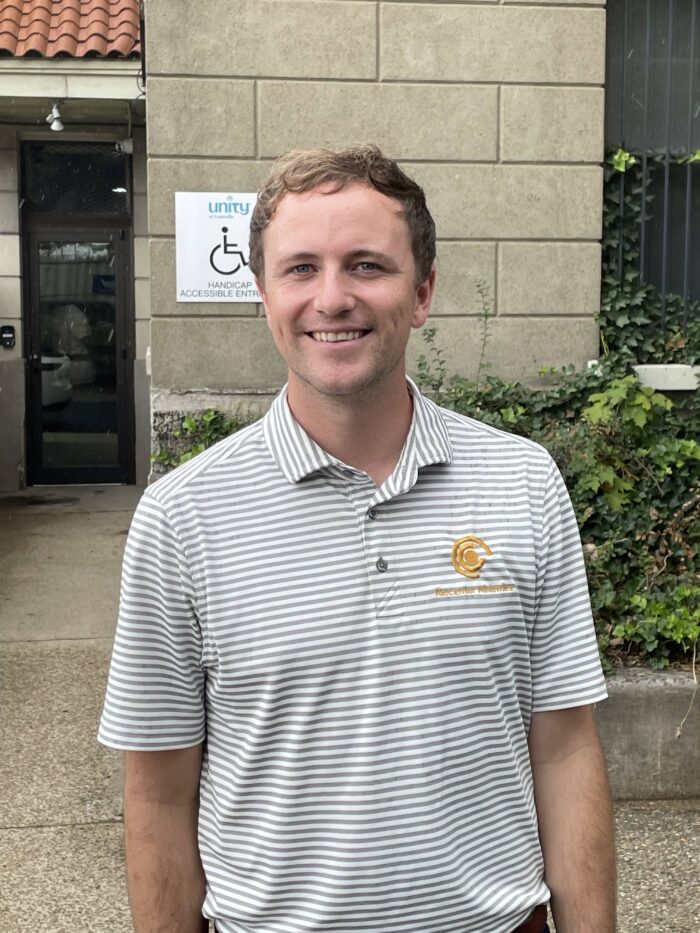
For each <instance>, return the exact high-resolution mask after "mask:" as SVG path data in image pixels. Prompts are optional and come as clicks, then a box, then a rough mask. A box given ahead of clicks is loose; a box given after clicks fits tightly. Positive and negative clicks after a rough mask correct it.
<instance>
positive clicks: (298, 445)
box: [263, 378, 452, 483]
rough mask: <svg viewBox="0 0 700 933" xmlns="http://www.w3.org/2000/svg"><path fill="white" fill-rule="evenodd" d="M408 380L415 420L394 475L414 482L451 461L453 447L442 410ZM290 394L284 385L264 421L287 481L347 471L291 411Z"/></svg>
mask: <svg viewBox="0 0 700 933" xmlns="http://www.w3.org/2000/svg"><path fill="white" fill-rule="evenodd" d="M406 381H407V383H408V388H409V391H410V393H411V397H412V399H413V417H412V419H411V427H410V428H409V432H408V436H407V437H406V442H405V444H404V447H403V450H402V452H401V456H400V458H399V462H398V464H397V466H396V469H395V470H394V474H392V475H393V476H396V475H397V473H399V472H400V474H401V476H402V477H403V479H404V481H405V480H406V479H409V478H412V481H413V482H415V476H416V474H417V471H418V470H419V469H420V468H421V467H424V466H430V465H432V464H434V463H451V462H452V444H451V443H450V438H449V434H448V432H447V426H446V424H445V420H444V417H443V415H442V412H441V411H440V408H439V407H438V406H437V405H436V404H435V403H434V402H432V401H431V400H430V399H428V398H426V397H425V396H424V395H421V393H420V392H419V390H418V386H417V385H416V384H415V383H414V382H413V381H412V380H411V379H408V378H407V379H406ZM287 391H288V387H287V386H286V385H285V386H284V388H283V389H282V390H281V392H280V393H279V395H278V396H277V397H276V398H275V400H274V402H273V403H272V406H271V407H270V410H269V411H268V413H267V414H266V415H265V417H264V419H263V431H264V434H265V441H266V443H267V446H268V448H269V450H270V453H271V454H272V457H273V458H274V460H275V463H276V464H277V466H278V467H279V468H280V470H281V471H282V473H284V475H285V477H286V479H287V481H288V482H290V483H298V482H299V481H300V480H302V479H304V478H305V477H307V476H310V475H311V474H313V473H317V472H319V471H321V470H324V469H328V468H329V467H336V468H338V467H340V468H343V469H348V467H347V465H346V464H344V463H343V462H342V461H340V460H338V459H337V458H336V457H332V456H331V455H330V454H329V453H328V452H327V451H325V450H324V449H323V448H322V447H320V446H319V445H318V444H317V443H316V441H314V440H313V439H312V438H311V437H309V435H308V434H307V433H306V431H305V430H304V429H303V428H302V426H301V425H300V424H299V422H298V421H297V420H296V418H295V417H294V415H293V414H292V412H291V409H290V407H289V403H288V401H287Z"/></svg>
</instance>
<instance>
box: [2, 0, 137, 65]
mask: <svg viewBox="0 0 700 933" xmlns="http://www.w3.org/2000/svg"><path fill="white" fill-rule="evenodd" d="M139 25H140V24H139V4H138V0H0V55H12V56H15V57H17V58H20V57H22V56H24V55H33V56H37V55H39V56H42V57H43V58H55V57H57V56H70V57H73V58H85V57H87V56H90V57H97V58H107V57H113V58H138V57H139V56H140V54H141V36H140V32H139Z"/></svg>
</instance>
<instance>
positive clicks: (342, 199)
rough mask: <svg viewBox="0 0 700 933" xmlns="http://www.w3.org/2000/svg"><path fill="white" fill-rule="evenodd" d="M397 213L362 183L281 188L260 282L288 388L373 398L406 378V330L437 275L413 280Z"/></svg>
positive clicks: (422, 309) (418, 319) (421, 317)
mask: <svg viewBox="0 0 700 933" xmlns="http://www.w3.org/2000/svg"><path fill="white" fill-rule="evenodd" d="M400 210H401V209H400V205H399V204H398V202H397V201H395V200H393V199H391V198H388V197H386V196H385V195H383V194H380V193H379V192H378V191H376V190H375V189H374V188H371V187H369V186H367V185H364V184H359V183H358V184H351V185H348V186H347V187H346V188H342V189H341V190H340V191H336V192H332V188H331V187H330V186H324V187H321V188H317V189H314V190H313V191H310V192H306V193H304V194H288V195H286V196H285V197H284V198H283V199H282V201H281V202H280V204H279V205H278V207H277V209H276V211H275V213H274V215H273V217H272V220H271V221H270V223H269V225H268V227H267V229H266V230H265V234H264V241H263V247H264V259H265V281H264V283H263V282H259V283H258V284H259V287H260V291H261V294H262V297H263V303H264V306H265V314H266V316H267V322H268V325H269V327H270V330H271V331H272V335H273V337H274V339H275V343H276V344H277V348H278V350H279V351H280V353H281V354H282V356H283V357H284V358H285V360H286V362H287V365H288V366H289V381H290V392H291V393H293V394H296V395H297V396H299V394H300V393H303V394H305V395H307V396H308V395H309V393H311V394H312V395H314V394H315V395H321V396H326V397H328V396H334V397H337V396H345V397H348V396H353V395H360V394H362V393H366V392H367V390H371V392H372V394H373V395H374V394H375V393H376V392H377V391H379V392H380V393H381V391H382V390H383V389H386V388H388V387H389V386H391V385H393V382H392V380H394V381H403V380H404V377H405V363H404V359H405V350H406V344H407V342H408V337H409V334H410V332H411V328H414V327H421V326H422V325H423V324H424V323H425V320H426V318H427V316H428V311H429V309H430V302H431V298H432V293H433V286H434V282H435V273H434V272H432V273H431V275H430V277H429V278H428V279H427V280H426V282H423V283H422V284H420V285H416V270H415V263H414V259H413V253H412V251H411V244H410V240H409V232H408V227H407V225H406V222H405V220H404V219H403V216H402V214H401V212H400Z"/></svg>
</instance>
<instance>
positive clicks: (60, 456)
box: [30, 233, 126, 482]
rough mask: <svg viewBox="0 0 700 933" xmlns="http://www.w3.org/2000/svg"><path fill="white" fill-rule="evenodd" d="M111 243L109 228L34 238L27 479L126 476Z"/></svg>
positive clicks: (92, 479) (116, 287) (114, 243)
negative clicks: (89, 234) (83, 235)
mask: <svg viewBox="0 0 700 933" xmlns="http://www.w3.org/2000/svg"><path fill="white" fill-rule="evenodd" d="M118 247H119V241H118V240H117V238H116V236H115V235H114V234H112V233H106V234H105V235H103V236H95V238H94V239H78V238H77V237H76V238H75V239H72V238H71V237H70V236H69V235H67V236H65V237H58V236H56V237H55V238H53V237H52V235H51V234H50V233H46V234H45V235H44V236H41V235H38V236H37V237H36V239H34V245H33V250H32V252H33V256H32V260H33V264H34V266H35V268H34V270H33V275H32V281H33V289H32V340H31V342H32V348H31V349H32V352H31V354H30V357H31V362H32V395H33V404H32V409H33V415H34V417H33V425H32V434H33V438H32V447H33V452H34V456H33V461H34V470H33V473H34V478H33V481H34V482H100V481H102V482H119V481H121V482H124V481H126V475H125V469H124V467H123V465H122V460H123V456H122V452H123V449H124V444H123V443H122V442H121V441H122V440H123V439H120V425H122V424H123V417H120V405H119V401H120V400H119V387H120V373H121V371H122V370H123V369H124V367H123V366H120V363H121V358H122V357H123V356H125V355H126V354H125V351H124V349H123V347H124V342H123V339H122V338H121V335H120V334H119V330H120V327H121V321H120V317H121V316H120V314H119V304H118V299H119V295H118V290H119V288H120V282H121V278H122V277H121V275H120V274H118V268H117V267H118V263H117V252H118ZM122 375H123V373H122ZM122 407H123V405H122Z"/></svg>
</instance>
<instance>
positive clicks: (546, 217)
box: [146, 0, 605, 410]
mask: <svg viewBox="0 0 700 933" xmlns="http://www.w3.org/2000/svg"><path fill="white" fill-rule="evenodd" d="M146 14H147V21H146V42H147V50H146V62H147V67H148V84H147V99H148V103H147V119H148V143H149V166H148V173H149V177H148V197H149V229H150V233H151V311H152V354H153V385H154V387H155V392H154V407H155V408H156V410H158V409H161V410H167V409H168V408H192V407H200V406H201V405H202V404H211V403H212V402H214V403H216V404H218V405H219V407H226V408H232V407H233V408H235V407H236V405H237V404H238V403H239V402H241V401H243V400H245V401H246V402H249V401H250V400H251V399H255V398H261V397H262V398H264V397H265V395H266V394H268V393H269V392H270V391H272V390H274V389H276V388H277V387H278V386H279V385H280V384H281V383H282V382H283V380H284V376H285V368H284V365H283V363H282V361H281V360H280V359H279V358H278V357H277V354H276V351H275V350H274V347H273V344H272V340H271V338H270V336H269V334H268V332H267V327H266V324H265V320H264V316H263V314H262V308H261V307H260V306H258V305H254V304H251V305H233V304H231V305H225V304H179V305H178V304H177V303H176V301H175V241H174V232H175V227H174V192H175V191H218V190H226V189H229V190H240V191H247V190H255V189H256V188H257V187H258V186H259V184H260V182H261V180H262V179H263V178H264V177H265V176H266V174H267V171H268V168H269V163H270V160H272V159H273V158H274V157H275V156H277V155H279V154H280V153H282V152H285V151H286V150H288V149H290V148H292V147H300V146H330V147H337V146H343V145H348V144H353V143H357V142H369V141H373V142H377V143H378V144H379V145H380V146H382V148H383V149H384V150H385V151H386V152H387V153H388V154H389V155H391V156H393V157H395V158H397V159H399V160H400V161H401V162H402V164H404V166H405V168H406V169H407V171H408V172H409V173H410V174H412V175H413V176H414V177H416V178H417V180H418V181H419V182H420V183H421V184H422V185H423V186H424V187H425V190H426V193H427V196H428V202H429V204H430V206H431V209H432V211H433V214H434V216H435V219H436V222H437V228H438V236H439V238H440V242H439V252H438V254H439V273H438V283H439V284H438V291H437V297H436V303H435V308H434V315H435V316H434V322H435V323H437V326H438V337H439V342H440V343H441V344H442V345H443V346H444V348H445V350H446V353H447V360H448V363H449V366H450V368H451V370H452V371H457V372H460V373H462V374H466V375H469V374H473V372H474V370H475V365H476V361H477V357H478V343H479V318H478V311H479V301H478V295H477V292H476V289H475V284H476V282H477V281H478V280H483V281H484V282H485V283H486V284H487V286H488V288H489V290H490V293H491V295H492V298H493V307H494V310H495V312H496V317H495V318H494V321H493V325H492V331H493V336H492V340H491V342H490V344H489V350H488V353H489V359H490V361H491V363H492V371H493V372H495V373H499V374H500V375H503V376H506V377H508V378H517V379H524V380H528V381H533V380H534V379H535V378H536V374H537V371H538V369H539V367H541V366H552V365H553V366H558V365H563V364H564V363H568V362H575V363H577V364H582V363H583V362H584V361H585V360H587V359H589V358H591V357H594V356H596V355H597V328H596V325H595V322H594V319H593V316H594V314H595V313H596V311H597V309H598V300H599V290H600V248H599V244H598V240H599V237H600V232H601V210H602V170H601V168H600V164H599V163H600V162H601V160H602V155H603V151H602V150H603V89H602V85H603V81H604V64H605V62H604V49H605V10H604V4H603V3H600V2H585V0H579V2H574V3H568V2H566V0H557V2H547V0H541V2H533V3H528V4H527V5H525V4H524V3H521V2H497V0H491V2H480V3H468V2H466V3H465V2H443V3H431V2H428V3H421V2H412V0H406V2H389V3H380V2H376V3H375V2H365V0H202V2H200V3H190V2H188V0H149V2H148V3H147V4H146ZM420 349H421V343H420V340H414V341H413V342H412V350H411V353H412V355H413V356H414V357H415V354H416V353H417V352H419V351H420ZM193 390H195V391H194V394H190V395H189V396H188V397H187V398H183V397H182V394H183V393H192V392H193ZM219 392H224V393H228V395H229V398H228V400H227V399H221V398H219V399H217V398H216V397H215V396H216V393H219Z"/></svg>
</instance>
